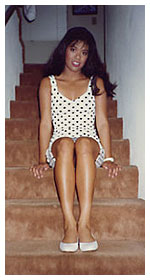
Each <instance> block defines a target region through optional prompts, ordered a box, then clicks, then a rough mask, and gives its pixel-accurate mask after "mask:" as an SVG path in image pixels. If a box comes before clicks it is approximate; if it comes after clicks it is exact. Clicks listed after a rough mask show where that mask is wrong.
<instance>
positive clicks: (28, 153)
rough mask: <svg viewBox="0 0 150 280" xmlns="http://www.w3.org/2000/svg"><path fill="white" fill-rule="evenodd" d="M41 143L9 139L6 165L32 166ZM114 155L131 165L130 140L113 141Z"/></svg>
mask: <svg viewBox="0 0 150 280" xmlns="http://www.w3.org/2000/svg"><path fill="white" fill-rule="evenodd" d="M38 151H39V145H38V142H37V141H7V142H6V167H8V166H30V165H31V164H32V163H37V162H38V156H39V152H38ZM112 155H113V156H114V157H115V159H116V162H118V164H121V165H124V166H126V165H129V141H128V140H122V141H116V140H113V141H112Z"/></svg>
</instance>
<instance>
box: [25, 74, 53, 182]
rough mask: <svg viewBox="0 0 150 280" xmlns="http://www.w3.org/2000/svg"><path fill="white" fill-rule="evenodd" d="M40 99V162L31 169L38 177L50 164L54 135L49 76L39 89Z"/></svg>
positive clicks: (40, 176) (41, 175)
mask: <svg viewBox="0 0 150 280" xmlns="http://www.w3.org/2000/svg"><path fill="white" fill-rule="evenodd" d="M39 101H40V113H41V120H40V129H39V138H40V139H39V163H38V164H36V165H34V166H32V167H31V168H30V171H32V172H33V175H34V176H35V177H37V178H38V179H40V178H42V177H43V172H44V171H46V170H47V169H48V168H49V166H48V164H47V163H46V155H45V153H46V150H47V148H48V146H49V141H50V138H51V135H52V120H51V86H50V81H49V78H44V79H43V80H42V81H41V84H40V89H39Z"/></svg>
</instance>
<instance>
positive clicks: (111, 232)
mask: <svg viewBox="0 0 150 280" xmlns="http://www.w3.org/2000/svg"><path fill="white" fill-rule="evenodd" d="M42 71H43V65H38V64H37V65H28V64H26V65H24V73H22V74H20V86H17V87H16V101H11V104H10V105H11V118H10V119H6V274H9V275H65V274H66V275H72V274H76V275H94V274H95V275H123V274H124V275H131V274H132V275H139V274H144V273H145V256H144V253H145V252H144V244H145V243H144V238H145V232H144V230H145V206H144V200H141V199H138V198H137V194H138V169H137V167H136V166H130V165H129V141H128V140H126V139H125V140H124V139H122V126H123V123H122V119H121V118H117V102H116V101H114V100H108V115H109V123H110V128H111V137H112V151H113V156H114V157H115V158H116V161H117V162H118V163H119V164H121V165H122V166H123V168H122V171H121V172H120V173H119V175H118V177H117V178H114V179H110V178H108V176H107V171H106V170H103V169H101V168H100V169H97V174H96V182H95V193H94V201H93V208H92V218H91V224H92V229H93V233H94V236H95V238H96V239H97V240H98V241H99V249H98V251H96V252H84V253H83V252H80V251H78V252H76V253H62V252H60V251H59V241H60V240H61V239H62V238H63V218H62V212H61V208H60V204H59V201H58V198H57V193H56V189H55V184H54V179H53V171H52V169H49V171H48V172H47V173H45V175H44V178H43V179H41V180H38V179H36V178H34V177H33V175H32V174H31V172H30V171H29V167H30V166H31V165H32V164H34V163H37V161H38V125H39V108H38V99H37V87H38V85H39V81H40V79H41V77H42ZM74 212H75V216H76V217H77V216H78V214H79V210H78V202H77V200H75V206H74Z"/></svg>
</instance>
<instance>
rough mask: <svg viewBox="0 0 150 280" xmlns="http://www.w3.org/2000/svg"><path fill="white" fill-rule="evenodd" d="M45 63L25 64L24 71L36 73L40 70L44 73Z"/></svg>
mask: <svg viewBox="0 0 150 280" xmlns="http://www.w3.org/2000/svg"><path fill="white" fill-rule="evenodd" d="M44 67H45V64H24V67H23V68H24V69H23V70H24V73H28V72H30V73H34V72H36V73H37V72H40V73H43V70H44Z"/></svg>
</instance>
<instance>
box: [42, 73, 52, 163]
mask: <svg viewBox="0 0 150 280" xmlns="http://www.w3.org/2000/svg"><path fill="white" fill-rule="evenodd" d="M39 101H40V112H41V120H40V131H39V136H40V140H39V148H40V151H39V162H40V163H45V162H46V157H45V153H46V150H47V148H48V146H49V141H50V137H51V135H52V119H51V87H50V81H49V78H44V79H43V80H42V81H41V84H40V90H39Z"/></svg>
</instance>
